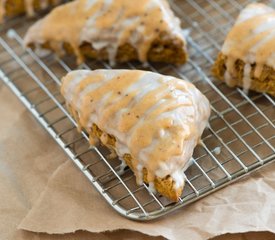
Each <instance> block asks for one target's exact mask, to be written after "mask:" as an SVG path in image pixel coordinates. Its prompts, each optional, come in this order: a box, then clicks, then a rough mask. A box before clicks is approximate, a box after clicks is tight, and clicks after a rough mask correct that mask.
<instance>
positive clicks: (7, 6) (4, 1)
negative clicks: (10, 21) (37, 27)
mask: <svg viewBox="0 0 275 240" xmlns="http://www.w3.org/2000/svg"><path fill="white" fill-rule="evenodd" d="M61 2H62V0H0V23H1V22H2V21H3V19H4V17H15V16H17V15H20V14H22V13H25V12H26V13H27V14H28V15H29V16H33V15H34V12H35V10H38V9H44V8H47V7H48V6H49V5H57V4H59V3H61Z"/></svg>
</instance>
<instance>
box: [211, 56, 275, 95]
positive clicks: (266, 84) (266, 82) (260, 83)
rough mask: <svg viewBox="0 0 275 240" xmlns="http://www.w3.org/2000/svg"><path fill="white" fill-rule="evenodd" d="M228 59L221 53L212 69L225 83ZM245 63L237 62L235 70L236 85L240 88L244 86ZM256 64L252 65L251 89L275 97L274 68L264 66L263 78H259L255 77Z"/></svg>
mask: <svg viewBox="0 0 275 240" xmlns="http://www.w3.org/2000/svg"><path fill="white" fill-rule="evenodd" d="M226 59H227V57H226V56H225V55H223V54H222V53H219V55H218V57H217V60H216V62H215V64H214V66H213V68H212V73H213V74H214V76H216V77H217V78H218V79H220V80H222V81H224V74H225V71H226V65H225V62H226ZM244 65H245V63H244V62H243V61H242V60H240V59H238V60H237V61H236V62H235V70H236V74H237V78H236V85H237V86H239V87H242V86H243V80H242V79H243V69H244ZM255 68H256V64H253V65H252V70H251V73H250V78H251V86H250V89H251V90H254V91H256V92H266V93H269V94H270V95H273V96H275V70H274V69H273V68H272V67H269V66H266V65H265V66H264V67H263V71H262V73H261V76H260V77H259V78H257V77H255V76H254V71H255Z"/></svg>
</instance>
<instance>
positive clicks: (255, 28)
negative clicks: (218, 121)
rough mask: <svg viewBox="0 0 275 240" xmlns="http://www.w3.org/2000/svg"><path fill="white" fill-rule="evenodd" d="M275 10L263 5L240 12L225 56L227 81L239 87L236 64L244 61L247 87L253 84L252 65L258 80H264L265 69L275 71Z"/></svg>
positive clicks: (224, 53) (230, 33) (245, 86)
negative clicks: (262, 73) (238, 60)
mask: <svg viewBox="0 0 275 240" xmlns="http://www.w3.org/2000/svg"><path fill="white" fill-rule="evenodd" d="M274 43H275V10H274V9H273V8H271V7H268V6H266V5H264V4H261V3H253V4H250V5H248V6H247V7H246V8H245V9H244V10H242V12H241V13H240V15H239V17H238V19H237V21H236V23H235V25H234V26H233V28H232V30H231V31H230V32H229V34H228V36H227V38H226V40H225V42H224V45H223V47H222V53H223V55H225V56H226V57H227V61H226V68H227V69H226V72H225V75H224V78H225V81H226V83H227V84H228V85H229V86H235V85H236V70H235V61H236V60H237V59H240V60H242V61H244V63H245V67H244V72H243V88H244V90H245V91H247V90H248V89H249V87H250V85H251V78H250V73H251V70H252V68H251V65H252V64H255V63H256V64H257V67H256V69H255V72H254V76H255V77H260V75H261V72H262V70H263V66H264V65H267V66H270V67H272V68H275V54H274V52H275V44H274Z"/></svg>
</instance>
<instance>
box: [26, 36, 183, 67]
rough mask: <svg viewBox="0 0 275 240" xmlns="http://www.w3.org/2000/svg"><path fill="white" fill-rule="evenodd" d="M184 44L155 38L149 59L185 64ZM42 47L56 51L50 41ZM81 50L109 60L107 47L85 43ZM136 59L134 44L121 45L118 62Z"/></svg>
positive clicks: (87, 55) (65, 45)
mask: <svg viewBox="0 0 275 240" xmlns="http://www.w3.org/2000/svg"><path fill="white" fill-rule="evenodd" d="M184 44H185V43H184V42H183V41H181V40H180V39H173V40H163V39H162V38H159V39H155V41H154V42H153V43H152V45H151V47H150V49H149V51H148V54H147V60H148V61H150V62H163V63H172V64H183V63H185V62H186V61H187V58H188V55H187V52H186V50H185V46H184ZM29 47H31V48H32V49H34V44H30V45H29ZM41 47H42V48H45V49H50V50H52V51H54V49H52V48H51V44H50V42H47V43H44V44H43V45H42V46H41ZM63 49H64V50H65V52H66V53H67V54H69V55H72V54H73V49H72V47H71V46H70V44H68V43H63ZM80 52H81V54H82V55H83V56H84V58H88V59H89V58H90V59H99V60H109V59H108V52H107V50H106V49H102V50H95V49H94V48H93V47H92V45H91V44H90V43H83V44H82V45H81V46H80ZM134 60H138V53H137V50H136V49H135V48H134V47H133V46H131V45H130V44H128V43H126V44H124V45H121V46H119V48H118V50H117V55H116V59H115V61H116V62H119V63H123V62H129V61H134Z"/></svg>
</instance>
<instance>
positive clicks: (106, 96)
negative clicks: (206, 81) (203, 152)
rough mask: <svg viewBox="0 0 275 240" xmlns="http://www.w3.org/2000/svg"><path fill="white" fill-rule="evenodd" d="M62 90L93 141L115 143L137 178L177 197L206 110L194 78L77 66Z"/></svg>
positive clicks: (68, 104) (204, 100)
mask: <svg viewBox="0 0 275 240" xmlns="http://www.w3.org/2000/svg"><path fill="white" fill-rule="evenodd" d="M61 92H62V95H63V96H64V97H65V100H66V103H67V106H68V109H69V111H70V112H71V113H72V115H73V116H74V118H75V119H76V121H77V122H78V125H79V127H80V128H82V129H85V130H86V131H87V132H88V133H89V136H90V139H91V143H94V142H96V140H97V139H100V140H101V142H102V143H103V144H104V145H106V146H108V147H109V148H110V149H113V150H114V151H115V152H116V154H117V155H118V157H119V158H120V159H121V160H122V161H124V162H125V163H126V164H127V165H128V166H129V167H130V168H131V169H132V170H133V172H134V173H135V176H136V179H137V183H138V184H141V183H142V182H143V181H144V182H146V183H149V186H150V187H151V188H152V189H153V188H155V189H156V191H157V192H159V193H160V194H162V195H164V196H165V197H167V198H169V199H171V200H173V201H177V200H178V198H179V196H180V195H181V193H182V189H183V186H184V171H185V170H186V168H187V167H188V166H189V164H190V159H191V157H192V154H193V150H194V148H195V146H196V145H197V143H198V142H199V140H200V137H201V135H202V132H203V130H204V128H205V127H206V125H207V122H208V118H209V115H210V106H209V102H208V100H207V99H206V97H205V96H204V95H203V94H202V93H201V92H200V91H199V90H198V89H197V88H195V86H194V85H193V84H191V83H189V82H187V81H184V80H181V79H178V78H175V77H171V76H164V75H160V74H158V73H153V72H147V71H140V70H95V71H88V70H77V71H73V72H70V73H69V74H68V75H67V76H65V77H64V78H63V80H62V86H61Z"/></svg>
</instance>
